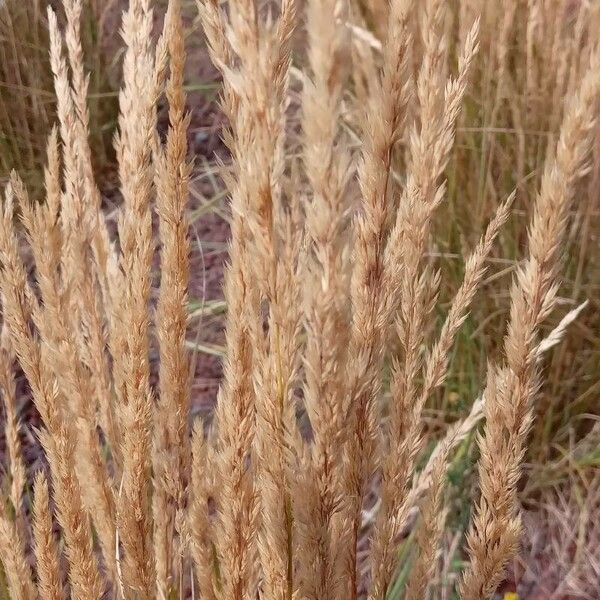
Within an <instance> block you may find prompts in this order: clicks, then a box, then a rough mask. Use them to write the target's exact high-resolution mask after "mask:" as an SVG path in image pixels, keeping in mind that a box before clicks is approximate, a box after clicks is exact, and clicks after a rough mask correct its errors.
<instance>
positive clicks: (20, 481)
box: [0, 328, 27, 533]
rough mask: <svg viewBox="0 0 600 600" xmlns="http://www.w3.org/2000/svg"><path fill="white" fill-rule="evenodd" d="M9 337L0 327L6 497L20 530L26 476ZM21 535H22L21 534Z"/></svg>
mask: <svg viewBox="0 0 600 600" xmlns="http://www.w3.org/2000/svg"><path fill="white" fill-rule="evenodd" d="M9 336H10V334H9V333H8V332H7V331H6V330H5V329H4V328H2V332H1V334H0V394H1V395H2V405H3V407H4V423H5V430H4V431H5V433H4V434H5V437H6V450H7V462H8V468H7V473H8V474H9V478H10V484H9V488H10V494H9V498H10V501H11V503H12V505H13V509H14V511H15V519H16V521H17V524H18V526H19V527H22V525H23V520H22V519H23V512H22V511H23V493H24V491H25V483H26V477H27V473H26V471H25V463H24V461H23V449H22V447H21V438H20V435H19V433H20V429H21V421H20V419H19V414H18V407H17V396H16V386H15V375H14V370H13V369H14V362H15V355H14V351H13V349H12V345H11V342H10V337H9ZM21 533H24V532H23V531H21Z"/></svg>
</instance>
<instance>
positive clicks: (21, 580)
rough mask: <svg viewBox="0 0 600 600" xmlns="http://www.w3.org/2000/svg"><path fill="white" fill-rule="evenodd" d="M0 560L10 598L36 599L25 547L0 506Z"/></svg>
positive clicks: (15, 528)
mask: <svg viewBox="0 0 600 600" xmlns="http://www.w3.org/2000/svg"><path fill="white" fill-rule="evenodd" d="M0 559H1V560H2V564H3V565H4V573H5V577H6V582H7V585H8V591H9V593H10V597H11V598H15V600H34V599H35V598H36V597H37V594H36V590H35V587H34V585H33V580H32V577H31V568H30V567H29V565H28V564H27V558H26V555H25V546H24V544H23V540H22V539H21V536H20V535H19V532H18V531H17V524H16V523H15V522H14V521H12V520H11V518H10V517H9V515H8V514H7V513H6V509H5V508H4V507H3V506H0Z"/></svg>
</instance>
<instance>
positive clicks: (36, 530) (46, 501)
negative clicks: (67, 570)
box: [32, 472, 64, 600]
mask: <svg viewBox="0 0 600 600" xmlns="http://www.w3.org/2000/svg"><path fill="white" fill-rule="evenodd" d="M32 526H33V552H34V554H35V565H36V572H37V576H38V592H39V595H40V598H43V600H62V599H63V598H64V589H63V584H62V580H61V569H60V562H59V550H58V544H57V541H56V538H55V537H54V533H53V531H52V513H51V512H50V493H49V490H48V482H47V481H46V477H45V476H44V475H43V474H42V473H41V472H39V473H37V475H36V477H35V480H34V484H33V516H32Z"/></svg>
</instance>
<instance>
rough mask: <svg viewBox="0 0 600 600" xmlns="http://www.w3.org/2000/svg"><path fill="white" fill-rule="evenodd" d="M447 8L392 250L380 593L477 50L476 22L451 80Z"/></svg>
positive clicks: (432, 38) (408, 467)
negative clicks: (437, 250)
mask: <svg viewBox="0 0 600 600" xmlns="http://www.w3.org/2000/svg"><path fill="white" fill-rule="evenodd" d="M444 14H445V9H444V5H443V3H441V2H436V1H432V2H429V3H428V4H427V5H426V7H425V17H424V19H423V25H422V30H421V35H422V37H423V45H424V58H423V63H422V66H421V70H420V72H419V76H418V79H417V85H416V90H417V99H418V104H419V121H420V126H419V127H415V129H414V131H413V132H412V134H411V138H410V144H409V156H410V160H409V165H408V169H409V170H408V176H407V182H406V186H405V188H404V189H403V191H402V194H401V196H400V201H399V207H398V213H397V215H396V217H395V220H394V221H395V222H394V223H393V226H392V227H391V231H390V233H389V241H388V245H387V247H386V248H385V255H384V258H385V262H384V266H385V267H386V270H387V271H388V272H391V273H393V272H394V271H395V270H396V269H397V268H398V267H397V265H398V264H402V272H401V273H400V274H399V275H398V276H396V277H395V278H394V279H395V281H396V286H395V287H392V288H390V289H389V292H388V302H393V301H394V300H393V298H394V296H395V295H396V294H398V301H399V306H400V314H399V316H398V318H397V330H398V336H399V340H400V343H401V345H402V349H403V360H402V361H396V363H395V365H394V367H393V370H392V406H391V412H390V450H389V452H388V451H387V449H386V452H385V453H384V456H385V458H384V459H383V464H382V467H383V471H382V475H383V478H382V484H381V489H380V494H381V498H382V506H381V508H382V510H381V511H380V512H379V515H378V521H377V523H376V525H375V530H374V534H373V543H372V547H371V552H372V554H371V561H372V568H373V586H372V589H371V592H370V594H371V596H370V597H372V598H383V597H384V596H385V593H386V590H387V587H388V585H389V583H390V580H391V577H392V574H393V562H394V559H393V557H394V553H393V551H392V547H393V545H394V543H393V540H394V537H395V535H396V534H397V531H398V530H397V526H398V525H399V523H398V522H397V521H396V515H397V512H398V510H399V507H400V505H401V503H402V497H403V496H404V492H403V490H404V488H405V486H406V484H407V483H408V481H409V480H410V475H411V473H412V467H413V462H414V458H415V456H416V453H417V451H418V447H417V445H416V441H417V440H418V437H419V435H418V433H417V432H418V431H419V429H420V411H421V408H422V406H420V403H419V402H418V395H417V390H416V378H417V376H418V374H419V373H420V371H421V368H422V355H421V347H422V345H423V343H424V342H425V338H424V336H425V331H426V326H427V324H428V321H429V319H430V313H431V311H432V310H433V307H434V306H435V298H436V290H437V287H438V283H439V279H438V276H437V275H436V274H434V273H433V272H432V271H431V270H430V269H429V268H424V267H423V266H422V263H423V255H424V252H425V245H426V241H427V238H428V232H429V229H430V223H431V218H432V215H433V212H434V211H435V209H436V207H437V206H438V205H439V204H440V202H441V201H442V200H443V197H444V192H445V186H444V185H440V183H439V178H440V176H441V174H442V172H443V170H444V168H445V166H446V164H447V162H448V157H449V153H450V150H451V148H452V144H453V140H454V127H455V123H456V119H457V116H458V111H459V108H460V105H461V103H462V98H463V96H464V93H465V89H466V83H467V74H468V70H469V65H470V63H471V61H472V59H473V56H474V55H475V53H476V51H477V30H478V29H477V23H476V24H475V25H474V26H473V29H472V31H471V34H470V36H469V37H468V38H467V42H466V45H465V47H464V49H463V53H462V55H461V57H460V59H459V70H458V75H457V77H456V78H455V79H450V80H449V81H448V82H446V76H445V69H446V66H445V62H446V53H447V49H446V40H445V37H444V29H443V24H444ZM492 239H493V238H492ZM390 278H391V276H390ZM411 433H412V436H410V435H409V434H411Z"/></svg>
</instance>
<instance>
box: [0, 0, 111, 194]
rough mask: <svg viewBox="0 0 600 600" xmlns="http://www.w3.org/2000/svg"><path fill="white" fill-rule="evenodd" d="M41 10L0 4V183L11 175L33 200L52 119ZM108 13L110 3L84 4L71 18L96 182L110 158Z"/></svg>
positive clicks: (38, 4) (36, 3) (42, 0)
mask: <svg viewBox="0 0 600 600" xmlns="http://www.w3.org/2000/svg"><path fill="white" fill-rule="evenodd" d="M47 5H48V1H47V0H32V1H31V2H18V1H17V0H5V1H4V2H2V4H0V57H1V59H2V60H0V89H1V90H2V94H0V181H1V182H2V183H3V184H5V183H6V181H7V180H8V176H9V174H10V172H11V171H12V170H16V171H18V172H19V174H20V176H21V178H22V179H23V180H24V182H26V183H27V185H28V188H29V189H30V190H31V192H32V193H35V194H36V197H37V196H40V197H41V188H42V186H41V185H40V181H41V174H42V173H43V166H44V161H45V140H46V139H47V137H48V135H49V133H50V130H51V128H52V124H53V122H54V120H55V119H56V108H55V105H56V96H55V93H54V86H53V82H52V71H51V69H50V61H49V56H48V42H49V41H48V23H47V20H46V7H47ZM114 8H115V1H114V0H110V1H108V2H97V0H88V1H86V2H85V3H84V5H82V7H81V9H80V11H81V13H82V14H81V15H80V17H78V18H77V23H78V26H77V27H78V36H79V42H78V43H79V45H80V46H81V51H83V55H82V56H81V61H82V65H83V60H85V61H86V62H85V68H86V69H87V71H88V73H89V75H88V78H87V80H86V83H85V85H86V87H87V89H88V92H89V94H88V97H89V101H88V104H89V115H90V116H89V131H90V142H91V145H92V148H93V156H94V167H95V169H96V171H97V172H98V173H99V175H100V176H102V177H106V175H107V169H108V168H109V167H110V161H112V160H113V158H114V156H113V154H112V148H111V141H112V139H111V133H110V132H111V130H112V128H113V126H114V123H113V121H114V119H115V117H116V103H115V102H114V99H115V98H114V97H115V96H116V93H115V92H114V89H113V87H112V86H113V85H114V83H113V82H112V76H111V75H110V70H111V62H112V60H113V52H114V49H111V48H110V47H109V46H108V45H107V43H106V37H107V36H106V34H107V31H106V21H107V18H108V16H109V14H111V13H112V12H113V11H114ZM71 22H74V21H73V20H72V21H71ZM80 22H81V23H80ZM79 23H80V24H79ZM69 37H71V39H72V36H69ZM82 83H83V82H82Z"/></svg>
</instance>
